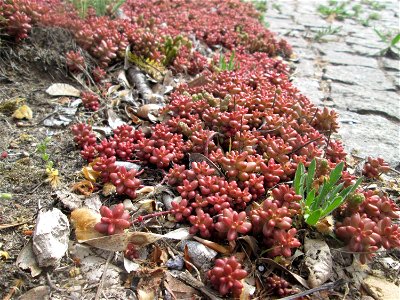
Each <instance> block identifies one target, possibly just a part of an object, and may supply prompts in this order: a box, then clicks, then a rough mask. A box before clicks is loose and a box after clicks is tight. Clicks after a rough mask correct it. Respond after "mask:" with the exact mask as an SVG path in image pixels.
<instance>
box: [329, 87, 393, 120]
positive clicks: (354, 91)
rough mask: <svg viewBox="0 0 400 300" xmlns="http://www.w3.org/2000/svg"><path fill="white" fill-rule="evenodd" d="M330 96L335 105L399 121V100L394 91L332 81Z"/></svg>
mask: <svg viewBox="0 0 400 300" xmlns="http://www.w3.org/2000/svg"><path fill="white" fill-rule="evenodd" d="M331 97H332V98H333V100H334V102H335V105H336V107H338V108H340V109H343V110H350V111H355V112H357V111H361V112H364V113H365V112H367V111H370V112H371V113H374V114H376V115H382V116H384V117H386V118H388V119H392V120H393V121H398V122H400V102H399V99H398V95H397V94H396V93H394V92H385V91H380V92H377V91H371V90H366V89H365V88H362V87H361V88H360V87H358V86H350V85H346V84H342V83H336V82H333V83H332V84H331Z"/></svg>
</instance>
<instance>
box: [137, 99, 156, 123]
mask: <svg viewBox="0 0 400 300" xmlns="http://www.w3.org/2000/svg"><path fill="white" fill-rule="evenodd" d="M161 108H162V106H161V105H159V104H152V103H151V104H145V105H143V106H141V107H139V108H138V110H137V112H136V115H137V116H138V117H140V118H143V119H146V120H149V121H152V122H154V121H155V119H157V116H158V111H159V110H160V109H161Z"/></svg>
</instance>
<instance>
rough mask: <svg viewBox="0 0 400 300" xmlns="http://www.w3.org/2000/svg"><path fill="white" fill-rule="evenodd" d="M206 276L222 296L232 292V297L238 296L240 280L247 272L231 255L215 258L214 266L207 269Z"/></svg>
mask: <svg viewBox="0 0 400 300" xmlns="http://www.w3.org/2000/svg"><path fill="white" fill-rule="evenodd" d="M207 276H208V278H209V280H210V282H211V284H212V285H213V286H214V287H215V288H216V289H217V290H218V291H219V293H220V294H221V295H222V296H225V295H227V294H228V293H232V294H233V296H234V297H238V296H240V293H241V291H242V289H243V284H242V283H241V280H242V279H244V278H245V277H246V276H247V272H246V270H244V269H242V265H241V264H240V263H239V262H237V260H236V258H235V257H234V256H231V257H229V258H227V257H225V258H220V259H217V260H215V265H214V268H212V269H211V270H209V271H208V273H207Z"/></svg>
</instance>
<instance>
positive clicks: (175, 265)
mask: <svg viewBox="0 0 400 300" xmlns="http://www.w3.org/2000/svg"><path fill="white" fill-rule="evenodd" d="M165 265H166V266H167V268H169V269H172V270H182V269H183V265H184V261H183V258H182V257H181V256H175V257H174V258H170V259H168V261H167V262H166V264H165Z"/></svg>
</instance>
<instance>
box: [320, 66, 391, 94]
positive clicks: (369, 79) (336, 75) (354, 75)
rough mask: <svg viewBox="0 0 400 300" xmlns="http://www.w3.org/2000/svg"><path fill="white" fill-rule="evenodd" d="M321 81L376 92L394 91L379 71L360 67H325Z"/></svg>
mask: <svg viewBox="0 0 400 300" xmlns="http://www.w3.org/2000/svg"><path fill="white" fill-rule="evenodd" d="M323 79H331V80H332V81H336V82H341V83H345V84H351V85H359V86H361V87H365V88H368V89H373V90H378V91H384V90H387V91H394V90H395V87H394V86H393V84H392V83H391V82H390V81H389V80H388V79H387V78H386V76H385V74H384V73H383V72H382V71H381V70H379V69H376V70H371V68H367V67H361V66H327V67H326V71H325V74H324V75H323Z"/></svg>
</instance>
